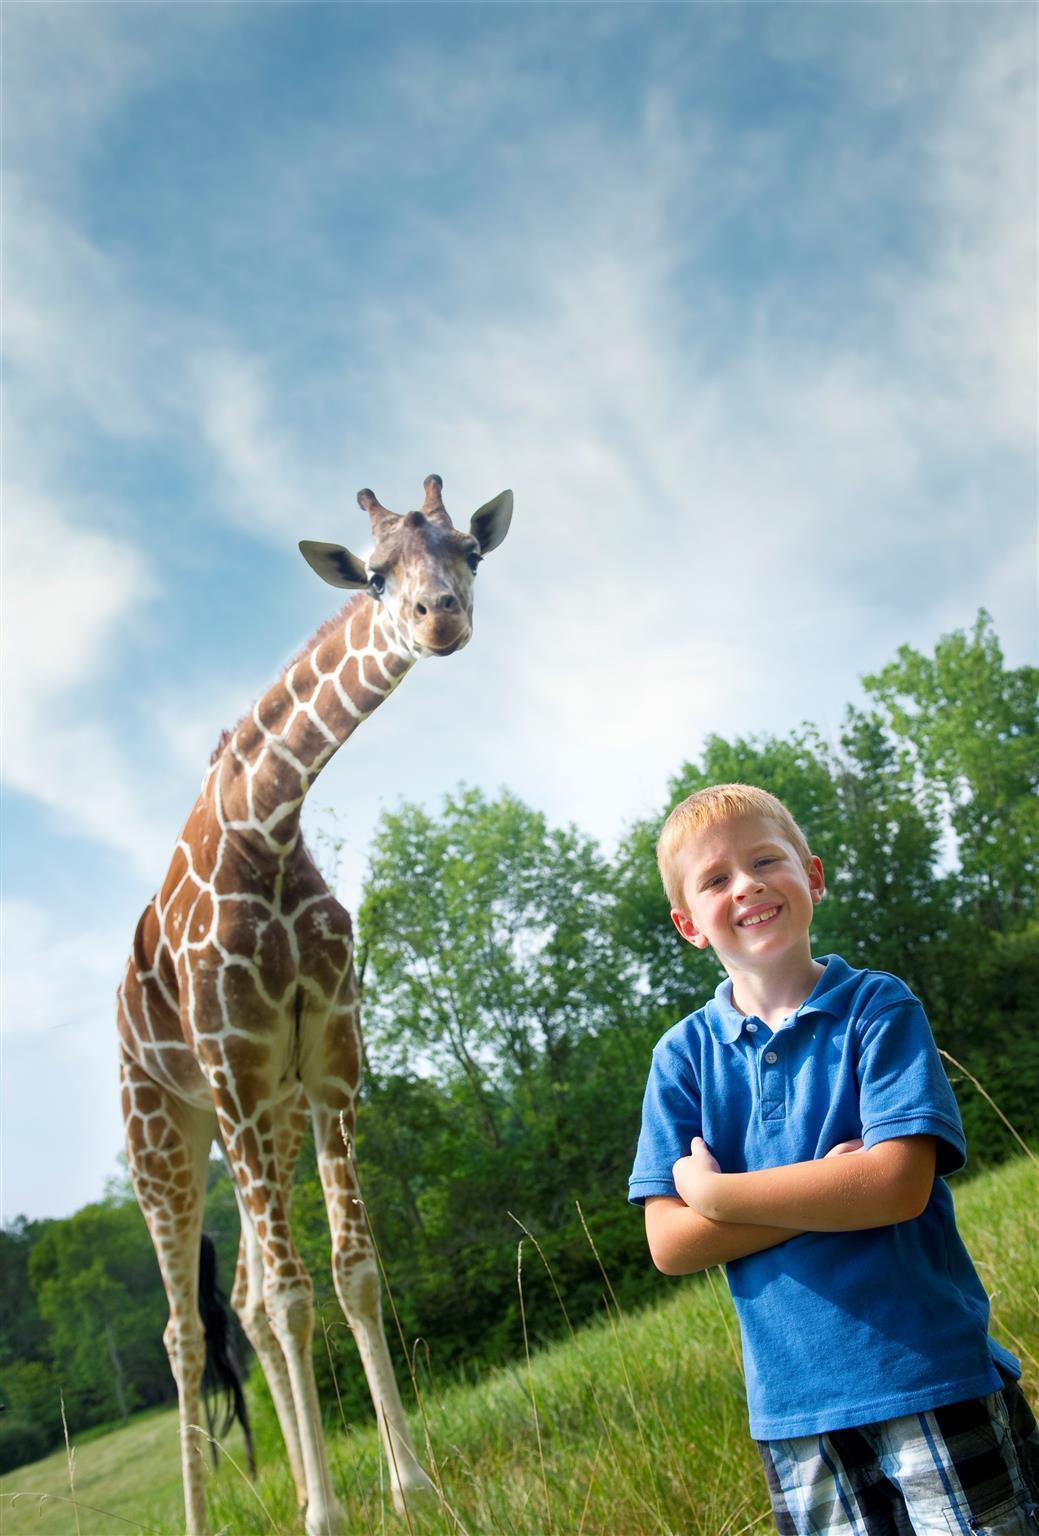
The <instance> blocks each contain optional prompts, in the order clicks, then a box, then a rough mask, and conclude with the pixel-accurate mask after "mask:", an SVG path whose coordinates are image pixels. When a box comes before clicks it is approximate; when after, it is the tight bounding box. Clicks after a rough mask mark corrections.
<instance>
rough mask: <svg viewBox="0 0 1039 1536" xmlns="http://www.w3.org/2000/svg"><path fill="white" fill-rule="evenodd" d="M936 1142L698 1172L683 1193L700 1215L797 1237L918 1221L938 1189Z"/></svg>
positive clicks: (904, 1142)
mask: <svg viewBox="0 0 1039 1536" xmlns="http://www.w3.org/2000/svg"><path fill="white" fill-rule="evenodd" d="M934 1164H935V1143H934V1138H933V1137H930V1136H904V1137H896V1138H895V1139H893V1140H891V1141H884V1142H879V1143H878V1144H877V1145H876V1146H875V1147H872V1148H871V1149H870V1150H869V1151H867V1152H862V1153H858V1154H856V1155H854V1156H848V1157H830V1158H821V1159H819V1160H818V1161H816V1162H810V1163H790V1164H788V1165H787V1166H786V1167H781V1168H764V1169H760V1170H758V1171H756V1172H753V1173H715V1172H699V1171H698V1172H696V1173H695V1174H694V1176H693V1177H691V1178H689V1179H688V1180H686V1179H682V1181H681V1184H680V1187H679V1193H680V1194H681V1195H682V1198H683V1199H684V1200H685V1201H686V1202H687V1203H688V1204H689V1205H690V1206H691V1207H692V1208H693V1209H694V1210H696V1211H699V1213H700V1215H701V1216H704V1217H705V1218H707V1219H709V1220H711V1221H717V1222H737V1223H743V1222H749V1223H752V1224H757V1223H760V1224H762V1225H763V1226H770V1227H779V1228H789V1229H790V1230H791V1231H792V1232H794V1231H796V1232H857V1231H862V1230H865V1229H867V1228H869V1227H886V1226H892V1225H894V1224H895V1223H897V1222H900V1221H909V1220H911V1219H912V1218H913V1217H914V1216H919V1215H920V1213H921V1211H922V1210H923V1209H924V1207H925V1206H926V1204H927V1201H928V1199H929V1198H930V1194H931V1187H932V1185H933V1183H934Z"/></svg>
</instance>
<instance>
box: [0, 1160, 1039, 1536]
mask: <svg viewBox="0 0 1039 1536" xmlns="http://www.w3.org/2000/svg"><path fill="white" fill-rule="evenodd" d="M953 1187H954V1189H956V1204H957V1211H958V1214H959V1220H960V1224H961V1227H962V1229H963V1231H964V1233H965V1236H966V1238H967V1243H968V1246H969V1247H970V1249H971V1252H972V1253H973V1255H974V1257H975V1260H976V1262H977V1264H978V1267H979V1270H980V1272H981V1274H982V1276H983V1277H984V1280H985V1283H986V1285H987V1286H988V1288H989V1291H990V1293H991V1294H992V1297H993V1318H994V1331H995V1332H996V1334H997V1336H998V1337H999V1338H1001V1339H1002V1340H1003V1341H1004V1342H1005V1343H1007V1344H1008V1345H1009V1346H1010V1347H1011V1348H1012V1349H1014V1350H1015V1352H1016V1353H1017V1354H1018V1355H1019V1356H1020V1357H1021V1358H1022V1359H1023V1361H1024V1364H1025V1385H1026V1388H1027V1389H1028V1390H1029V1391H1030V1392H1031V1394H1032V1397H1033V1401H1034V1400H1035V1398H1036V1395H1037V1392H1039V1169H1037V1167H1036V1164H1035V1163H1034V1162H1031V1161H1029V1160H1028V1159H1025V1158H1022V1159H1020V1160H1018V1161H1016V1162H1014V1163H1011V1164H1008V1165H1006V1166H1004V1167H1003V1168H1000V1169H998V1170H995V1171H993V1172H989V1173H985V1174H982V1175H980V1176H979V1177H977V1178H976V1179H973V1180H972V1181H970V1182H964V1183H962V1184H961V1185H960V1186H959V1188H958V1189H957V1186H956V1181H954V1184H953ZM539 1262H540V1261H539V1259H538V1255H537V1253H536V1252H535V1250H534V1248H533V1247H532V1245H531V1243H530V1242H529V1241H525V1242H524V1245H523V1253H522V1263H523V1267H524V1269H525V1270H526V1271H527V1272H528V1273H529V1270H530V1267H531V1266H533V1265H536V1264H538V1263H539ZM647 1262H648V1260H647ZM660 1292H661V1300H660V1302H659V1303H658V1304H657V1305H656V1306H655V1307H653V1308H650V1309H648V1310H646V1311H645V1312H642V1313H639V1314H637V1315H634V1316H628V1317H622V1318H617V1317H615V1316H606V1315H605V1314H604V1317H603V1319H602V1320H601V1321H600V1322H599V1323H597V1324H595V1325H593V1326H590V1327H586V1328H583V1329H582V1330H581V1331H580V1332H579V1333H577V1334H576V1335H575V1336H574V1337H573V1338H572V1339H571V1340H570V1341H569V1342H567V1343H564V1344H560V1345H557V1346H555V1347H553V1348H550V1349H546V1350H544V1351H543V1352H541V1353H540V1354H538V1355H537V1356H535V1357H534V1359H533V1360H532V1362H531V1365H530V1368H529V1369H528V1367H527V1366H526V1365H525V1364H522V1363H521V1364H518V1365H516V1366H514V1367H511V1368H509V1369H507V1370H502V1371H498V1372H495V1373H494V1374H493V1375H492V1376H489V1377H488V1378H487V1379H486V1380H484V1381H483V1382H481V1383H479V1384H477V1385H475V1386H464V1385H439V1386H438V1384H437V1383H436V1382H435V1381H432V1382H431V1381H430V1380H428V1378H425V1379H420V1387H421V1394H422V1401H421V1410H420V1411H416V1413H415V1414H414V1416H413V1426H414V1429H415V1433H416V1438H417V1440H418V1442H419V1443H420V1445H424V1446H425V1457H424V1459H425V1461H426V1464H427V1466H428V1467H429V1468H430V1469H431V1471H432V1472H433V1475H434V1479H435V1481H436V1482H437V1485H438V1489H439V1492H438V1495H437V1496H436V1497H435V1498H432V1499H430V1500H428V1501H427V1502H426V1504H425V1505H424V1506H423V1507H422V1508H421V1509H415V1510H412V1511H411V1512H410V1514H409V1516H408V1517H407V1519H406V1520H405V1519H398V1518H397V1517H396V1516H394V1514H393V1512H392V1509H391V1508H390V1506H389V1501H388V1498H387V1497H386V1493H385V1487H384V1483H385V1475H384V1471H383V1468H382V1465H381V1461H380V1457H379V1450H378V1443H377V1437H376V1434H375V1431H374V1428H369V1427H367V1426H365V1427H363V1428H360V1429H358V1430H349V1429H347V1430H344V1431H343V1432H341V1433H339V1434H338V1435H336V1436H334V1437H333V1438H332V1441H331V1446H330V1451H331V1456H332V1463H333V1476H334V1479H335V1483H336V1487H337V1489H338V1490H339V1493H340V1498H341V1501H342V1503H343V1505H344V1508H345V1509H346V1511H347V1529H348V1530H349V1531H350V1532H351V1533H360V1532H363V1533H369V1532H370V1533H372V1536H375V1533H380V1536H381V1533H383V1532H389V1533H392V1536H403V1533H404V1532H410V1533H412V1536H422V1533H429V1536H433V1533H440V1532H443V1533H444V1536H446V1533H448V1532H460V1531H461V1532H468V1533H469V1536H553V1533H558V1536H564V1533H565V1536H599V1533H606V1532H609V1533H610V1536H649V1533H659V1536H670V1533H674V1536H678V1533H682V1536H690V1533H696V1536H740V1533H743V1532H746V1531H749V1530H752V1529H756V1530H761V1531H767V1530H769V1529H770V1528H771V1527H770V1523H769V1519H768V1505H767V1499H766V1497H765V1491H764V1482H763V1479H762V1475H761V1471H760V1464H759V1462H758V1457H757V1453H756V1451H755V1450H754V1447H753V1446H752V1444H751V1443H750V1442H749V1440H748V1439H747V1436H746V1427H745V1417H744V1408H743V1388H742V1379H741V1374H740V1369H739V1359H738V1346H737V1338H736V1325H735V1319H734V1316H733V1313H732V1309H731V1305H730V1302H729V1299H728V1292H727V1290H726V1287H725V1282H724V1278H723V1276H722V1275H721V1274H720V1273H718V1272H715V1273H712V1274H710V1275H706V1276H698V1277H696V1278H695V1279H694V1280H687V1281H667V1280H664V1279H661V1281H660ZM563 1300H564V1301H565V1297H564V1298H563ZM421 1375H422V1377H423V1378H424V1372H423V1373H421ZM227 1451H228V1452H229V1454H230V1456H232V1457H234V1459H235V1460H236V1461H237V1462H238V1463H239V1465H241V1460H242V1458H241V1448H240V1444H239V1443H238V1442H237V1441H236V1439H235V1438H234V1437H232V1438H231V1439H230V1440H229V1442H228V1446H227ZM264 1462H265V1464H264V1466H263V1468H262V1471H261V1476H260V1478H259V1480H258V1483H257V1486H256V1489H255V1490H253V1489H251V1488H250V1487H249V1486H248V1485H247V1484H246V1482H245V1480H244V1478H243V1477H242V1476H241V1475H240V1474H239V1473H238V1472H237V1471H236V1470H235V1468H234V1466H233V1465H232V1464H231V1463H230V1461H228V1460H224V1461H223V1464H222V1467H221V1470H220V1472H219V1473H218V1474H216V1475H213V1476H211V1478H210V1509H211V1516H212V1520H213V1526H214V1530H216V1531H221V1532H227V1533H228V1536H237V1533H245V1532H248V1533H253V1532H263V1531H275V1532H285V1533H288V1532H290V1531H295V1530H299V1529H300V1528H301V1527H300V1525H299V1523H298V1521H297V1515H296V1509H295V1498H294V1494H293V1489H292V1485H291V1480H290V1478H289V1476H288V1472H287V1469H286V1468H285V1467H284V1466H283V1464H282V1463H281V1462H280V1461H279V1460H278V1459H277V1458H276V1457H275V1456H274V1455H272V1454H268V1455H267V1456H266V1457H265V1459H264ZM0 1496H2V1511H0V1524H2V1529H3V1532H4V1536H21V1533H22V1532H28V1531H33V1532H37V1533H40V1536H58V1533H73V1536H75V1533H77V1532H78V1536H109V1533H114V1532H117V1531H131V1530H134V1529H137V1530H148V1531H154V1532H160V1533H162V1536H176V1533H178V1532H180V1531H181V1530H182V1529H183V1516H182V1513H181V1504H180V1473H179V1465H178V1450H177V1424H176V1415H175V1414H174V1413H171V1412H160V1413H152V1414H147V1415H143V1416H142V1417H141V1418H139V1419H137V1420H135V1421H134V1422H133V1423H132V1424H130V1425H129V1426H128V1427H127V1428H126V1429H120V1430H117V1431H114V1432H112V1433H110V1434H107V1435H104V1436H100V1437H98V1438H96V1439H92V1440H90V1441H87V1442H86V1443H84V1444H83V1445H82V1446H80V1447H79V1448H78V1449H77V1450H76V1455H75V1495H74V1498H75V1502H74V1503H73V1502H69V1500H70V1498H71V1497H72V1496H71V1495H70V1491H69V1478H68V1468H67V1465H66V1458H65V1457H64V1455H55V1456H50V1457H48V1458H47V1459H46V1460H44V1461H40V1462H37V1463H36V1464H35V1465H33V1466H29V1467H23V1468H20V1469H19V1470H18V1471H17V1472H15V1473H12V1474H11V1475H10V1476H8V1477H7V1478H5V1479H4V1480H3V1484H2V1487H0ZM59 1501H60V1502H59Z"/></svg>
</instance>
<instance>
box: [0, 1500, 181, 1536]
mask: <svg viewBox="0 0 1039 1536" xmlns="http://www.w3.org/2000/svg"><path fill="white" fill-rule="evenodd" d="M0 1499H7V1500H8V1501H9V1502H10V1505H11V1508H12V1509H14V1507H15V1505H16V1504H17V1503H18V1500H19V1499H39V1501H40V1513H42V1511H43V1506H44V1504H70V1505H71V1506H72V1509H73V1511H74V1512H75V1516H76V1529H77V1531H78V1530H79V1511H80V1510H81V1509H88V1510H89V1511H90V1513H91V1514H92V1515H104V1517H105V1519H106V1520H118V1521H119V1522H120V1524H122V1525H132V1526H133V1528H134V1530H135V1531H144V1533H145V1536H162V1532H161V1531H160V1530H157V1529H156V1528H155V1526H154V1525H142V1524H141V1522H140V1521H139V1520H133V1519H131V1517H130V1516H129V1515H117V1514H116V1513H115V1511H114V1510H112V1509H100V1508H99V1507H98V1505H96V1504H85V1503H84V1502H83V1500H82V1499H66V1498H63V1497H62V1495H61V1494H60V1493H33V1491H32V1489H31V1488H20V1489H19V1490H18V1492H17V1493H0Z"/></svg>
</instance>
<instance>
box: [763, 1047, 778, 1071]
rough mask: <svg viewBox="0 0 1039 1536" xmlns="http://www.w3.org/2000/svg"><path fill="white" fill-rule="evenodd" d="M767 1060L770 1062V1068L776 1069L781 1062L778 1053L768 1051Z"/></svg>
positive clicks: (766, 1053)
mask: <svg viewBox="0 0 1039 1536" xmlns="http://www.w3.org/2000/svg"><path fill="white" fill-rule="evenodd" d="M765 1060H766V1061H767V1062H768V1064H769V1066H770V1067H774V1066H775V1064H776V1062H777V1061H778V1060H779V1055H778V1053H777V1052H776V1051H766V1052H765Z"/></svg>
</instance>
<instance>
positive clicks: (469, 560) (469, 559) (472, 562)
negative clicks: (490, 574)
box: [465, 550, 482, 576]
mask: <svg viewBox="0 0 1039 1536" xmlns="http://www.w3.org/2000/svg"><path fill="white" fill-rule="evenodd" d="M481 559H482V556H480V555H478V554H477V553H476V552H475V550H474V551H473V552H472V554H468V555H466V557H465V563H466V565H467V566H468V567H469V569H470V570H471V571H472V573H473V575H474V576H475V575H476V573H477V571H478V570H479V568H480V561H481Z"/></svg>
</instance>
